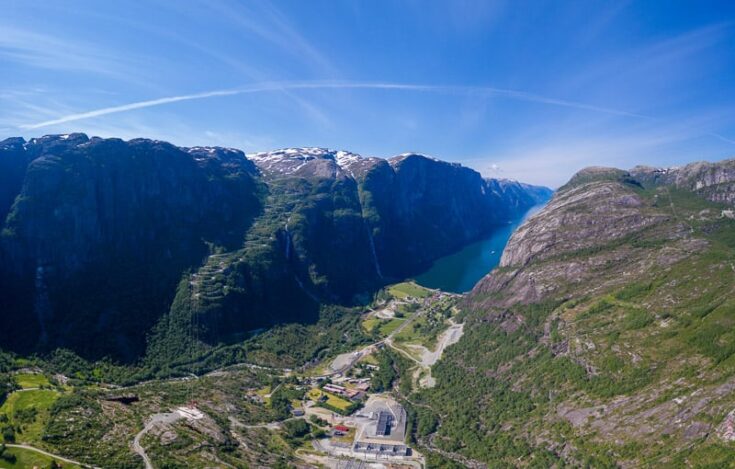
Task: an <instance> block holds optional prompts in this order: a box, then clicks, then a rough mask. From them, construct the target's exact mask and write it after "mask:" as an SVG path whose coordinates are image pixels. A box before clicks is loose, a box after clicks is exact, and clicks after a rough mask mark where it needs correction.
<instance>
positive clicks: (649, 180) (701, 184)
mask: <svg viewBox="0 0 735 469" xmlns="http://www.w3.org/2000/svg"><path fill="white" fill-rule="evenodd" d="M631 174H632V175H633V176H634V177H635V178H636V179H638V180H639V181H641V183H643V184H645V185H648V186H657V185H669V186H673V187H676V188H679V189H684V190H689V191H694V192H696V193H698V194H700V195H702V196H703V197H705V198H706V199H707V200H711V201H713V202H721V203H726V204H730V205H733V204H735V160H725V161H720V162H717V163H709V162H706V161H700V162H697V163H692V164H688V165H686V166H684V167H681V168H651V167H647V166H637V167H635V168H633V169H632V170H631Z"/></svg>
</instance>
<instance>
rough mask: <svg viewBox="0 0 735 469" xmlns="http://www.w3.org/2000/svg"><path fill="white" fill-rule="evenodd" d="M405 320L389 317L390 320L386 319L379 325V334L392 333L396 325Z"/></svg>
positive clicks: (386, 334)
mask: <svg viewBox="0 0 735 469" xmlns="http://www.w3.org/2000/svg"><path fill="white" fill-rule="evenodd" d="M405 321H406V320H405V319H399V318H396V319H391V320H390V321H386V322H384V323H383V324H381V325H380V329H378V331H380V335H384V336H388V335H390V334H392V333H393V331H395V330H396V329H398V327H399V326H400V325H401V324H403V323H404V322H405Z"/></svg>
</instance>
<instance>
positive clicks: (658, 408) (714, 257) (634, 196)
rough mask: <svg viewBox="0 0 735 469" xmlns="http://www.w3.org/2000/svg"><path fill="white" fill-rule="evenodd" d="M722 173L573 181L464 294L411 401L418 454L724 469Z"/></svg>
mask: <svg viewBox="0 0 735 469" xmlns="http://www.w3.org/2000/svg"><path fill="white" fill-rule="evenodd" d="M730 167H731V162H729V161H727V162H723V163H715V164H707V165H699V164H697V165H693V166H688V167H687V169H686V170H679V171H676V176H675V177H674V176H668V177H666V178H663V179H662V178H660V177H650V175H651V174H652V173H651V172H650V171H648V170H641V169H640V168H637V169H635V170H632V171H631V172H626V171H621V170H615V169H607V168H589V169H587V170H584V171H582V172H580V173H579V174H577V175H575V177H574V178H572V180H571V181H570V182H569V183H568V184H567V185H565V186H564V187H562V188H561V189H560V190H559V191H558V192H557V193H556V194H555V195H554V197H553V199H552V200H551V201H550V203H549V204H548V205H547V206H546V207H545V208H544V209H543V210H542V211H541V212H539V213H538V214H536V215H535V216H533V217H531V218H530V219H529V220H528V221H527V222H526V223H525V224H524V225H523V226H521V227H520V228H519V230H518V231H517V232H516V233H515V234H514V235H513V236H512V238H511V240H510V241H509V243H508V246H507V248H506V251H505V252H504V254H503V258H502V261H501V265H500V266H499V267H498V268H497V269H496V270H494V271H493V272H492V273H491V274H490V275H488V276H487V277H486V278H484V279H483V280H482V281H481V282H479V283H478V285H477V286H476V287H475V289H474V290H473V291H472V293H471V294H470V295H469V298H468V300H467V304H466V312H465V315H466V321H467V323H468V324H466V326H465V331H467V332H466V333H465V336H464V337H463V338H462V340H461V341H460V342H459V343H458V344H457V345H456V346H454V347H452V348H449V349H448V350H447V354H446V355H445V359H444V360H442V362H440V364H439V365H437V367H436V369H435V370H434V373H433V374H434V376H435V378H436V379H437V387H436V388H435V389H434V390H431V391H429V392H426V393H424V395H422V396H421V398H422V400H421V402H422V403H424V404H426V405H428V406H429V407H430V408H432V410H433V411H434V412H435V413H436V416H437V417H436V418H437V420H439V422H440V424H439V426H438V431H437V432H436V433H435V434H433V435H429V438H427V440H426V442H427V444H429V442H430V445H431V446H433V447H435V448H436V449H438V450H440V451H442V452H443V454H449V455H451V454H456V455H457V456H458V458H459V457H461V458H469V460H473V461H474V462H475V463H477V464H479V465H482V464H488V465H489V466H491V467H495V466H503V465H508V466H516V465H521V466H526V465H529V466H534V467H551V466H552V465H557V466H565V465H573V466H586V467H621V466H622V467H683V466H688V467H691V466H699V465H702V466H704V465H709V466H708V467H729V466H730V465H731V464H733V454H735V453H734V452H733V443H732V441H733V440H734V439H735V436H734V434H733V431H732V428H735V417H733V415H734V414H735V413H733V412H731V411H733V409H735V395H734V394H733V393H732V390H733V389H735V335H733V333H732V328H731V324H732V323H733V321H735V301H734V300H733V298H735V294H734V293H735V291H734V290H733V288H734V287H733V286H734V285H735V267H733V266H734V265H735V254H734V253H735V222H734V221H733V220H732V219H731V218H729V216H728V213H729V210H730V207H731V206H730V205H729V204H723V203H721V201H730V200H732V196H733V192H732V191H731V190H730V189H728V184H730V183H729V182H727V181H728V176H727V174H729V173H728V171H729V168H730ZM703 168H704V169H703ZM707 188H709V189H712V190H709V189H707ZM711 200H714V202H713V201H711ZM460 392H462V393H464V394H463V398H462V405H461V406H458V405H455V404H453V403H452V402H451V399H449V398H448V396H451V395H458V393H460ZM474 416H477V417H474ZM468 428H469V430H468ZM458 458H455V460H458Z"/></svg>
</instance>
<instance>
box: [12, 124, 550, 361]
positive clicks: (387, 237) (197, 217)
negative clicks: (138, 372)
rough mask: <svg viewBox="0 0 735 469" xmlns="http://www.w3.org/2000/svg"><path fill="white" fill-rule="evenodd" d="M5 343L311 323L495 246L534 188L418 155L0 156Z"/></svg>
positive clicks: (170, 340)
mask: <svg viewBox="0 0 735 469" xmlns="http://www.w3.org/2000/svg"><path fill="white" fill-rule="evenodd" d="M0 169H2V170H3V171H2V172H1V173H0V178H2V181H1V182H2V183H3V184H2V186H1V187H2V188H1V189H0V214H2V220H3V224H2V235H1V237H0V260H1V261H2V264H1V266H0V276H1V277H0V280H1V282H0V290H1V291H0V293H1V295H0V307H2V309H3V315H2V316H0V328H2V329H3V330H12V331H13V334H4V335H3V336H2V343H0V346H3V347H8V348H11V349H14V350H21V351H25V352H28V351H44V350H50V349H53V348H56V347H67V348H70V349H72V350H74V351H76V352H78V353H80V354H82V355H84V356H87V357H101V356H112V357H116V358H121V359H125V360H134V359H136V358H138V357H140V356H141V355H142V354H143V353H144V351H145V350H146V349H147V350H148V352H149V355H151V354H152V355H155V356H156V357H158V358H159V359H162V360H164V361H165V360H167V359H175V357H176V356H177V354H178V355H180V354H181V353H182V352H184V351H187V350H191V346H192V341H194V340H196V341H197V342H201V343H202V344H206V346H214V345H217V344H220V343H223V342H231V341H236V340H240V339H241V338H242V337H243V336H244V334H245V333H246V332H247V331H249V330H252V329H256V328H259V327H264V326H270V325H273V324H277V323H282V322H294V321H300V322H311V321H315V320H316V319H317V317H318V315H319V309H320V306H321V305H323V304H330V303H333V304H341V305H349V304H353V303H355V302H359V301H362V300H363V299H367V298H369V295H370V294H371V293H372V292H374V291H375V290H376V289H377V288H378V287H380V286H381V285H383V284H385V283H386V282H388V281H389V280H391V279H397V278H402V277H404V276H406V275H411V274H414V273H417V272H418V271H419V269H421V268H423V267H424V266H426V265H428V264H429V263H430V262H431V261H433V260H434V259H436V258H437V257H439V256H442V255H444V254H447V253H448V252H450V251H451V250H453V249H457V248H459V247H461V246H462V245H463V244H464V243H467V242H469V241H472V240H474V239H475V238H477V237H479V236H482V235H484V234H487V233H488V232H490V231H491V230H492V229H493V227H494V226H496V225H497V224H499V223H503V222H505V221H506V220H507V219H509V218H512V217H514V216H517V215H519V214H520V213H522V212H523V211H525V210H526V209H527V208H528V207H530V206H531V205H533V204H534V203H536V198H537V197H538V194H544V193H545V192H544V190H543V189H540V188H531V187H527V186H522V185H520V184H518V183H512V182H507V181H492V180H483V179H482V177H480V175H479V174H478V173H476V172H474V171H472V170H470V169H467V168H463V167H461V166H458V165H453V164H449V163H444V162H440V161H437V160H433V159H429V158H426V157H423V156H420V155H404V156H401V157H397V158H394V159H391V160H383V159H379V158H362V157H360V156H359V155H355V154H352V153H349V152H334V151H329V150H325V149H314V148H312V149H287V150H280V151H276V152H270V153H263V154H256V155H251V156H250V158H247V157H246V156H245V155H244V154H243V153H242V152H240V151H238V150H233V149H224V148H209V147H194V148H179V147H175V146H173V145H171V144H168V143H165V142H160V141H152V140H144V139H136V140H131V141H128V142H124V141H122V140H118V139H100V138H91V139H90V138H88V137H87V136H86V135H83V134H71V135H57V136H46V137H42V138H38V139H32V140H31V141H29V142H25V141H24V140H23V139H9V140H6V141H3V142H0Z"/></svg>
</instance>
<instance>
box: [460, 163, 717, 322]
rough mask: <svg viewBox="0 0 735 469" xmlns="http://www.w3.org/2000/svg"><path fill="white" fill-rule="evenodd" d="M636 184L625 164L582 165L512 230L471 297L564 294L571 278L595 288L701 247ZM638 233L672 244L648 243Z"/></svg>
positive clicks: (488, 300) (499, 300)
mask: <svg viewBox="0 0 735 469" xmlns="http://www.w3.org/2000/svg"><path fill="white" fill-rule="evenodd" d="M640 188H641V186H640V184H639V183H638V182H637V181H636V180H634V179H633V178H632V176H631V174H630V173H628V172H625V171H621V170H613V169H609V168H589V169H586V170H583V171H580V173H578V174H577V175H575V176H574V177H573V178H572V179H571V180H570V182H569V183H568V184H566V185H565V186H564V187H562V188H561V189H560V190H559V191H558V192H557V193H556V194H555V195H554V197H553V198H552V200H551V201H550V202H549V203H548V204H547V205H546V206H545V207H544V208H543V210H541V211H540V212H539V213H537V214H535V215H534V216H532V217H531V218H529V219H528V220H527V221H526V222H525V223H524V224H523V225H521V226H520V227H519V228H518V230H517V231H516V232H515V233H514V234H513V235H512V236H511V238H510V240H509V241H508V244H507V246H506V248H505V251H504V252H503V256H502V258H501V261H500V268H499V269H496V270H495V271H493V272H491V273H490V274H489V275H488V276H486V277H485V278H484V279H482V280H481V281H480V282H479V283H478V284H477V285H476V286H475V289H474V290H473V292H472V294H471V295H470V298H474V300H471V301H475V302H477V303H478V304H479V305H480V306H478V307H479V308H480V309H482V308H486V309H490V308H493V307H501V308H502V307H508V306H510V305H513V304H517V303H522V304H527V303H536V302H539V301H542V300H544V299H548V298H559V297H563V296H564V295H565V292H569V291H573V290H574V288H575V285H587V289H588V293H593V292H594V291H597V290H600V291H601V290H604V289H606V288H609V287H610V286H611V285H615V284H622V283H624V282H625V281H626V279H629V278H630V277H631V276H634V275H637V274H639V273H640V272H644V271H645V270H647V269H651V268H660V267H661V266H664V265H669V264H671V263H673V262H675V261H677V260H680V259H681V258H682V256H687V255H689V254H691V253H693V252H697V251H699V250H701V249H702V247H703V245H705V244H706V243H705V242H704V241H702V240H691V239H689V238H688V235H689V228H688V226H687V225H686V224H685V223H684V222H682V221H678V220H675V219H673V216H672V214H671V213H667V211H665V210H661V209H660V208H659V207H656V206H652V205H651V203H650V202H649V201H645V200H643V199H642V197H641V195H640V194H639V193H638V191H639V190H640ZM639 239H641V240H642V239H649V240H656V241H651V242H653V243H663V242H664V241H665V242H666V243H669V248H668V249H656V250H653V249H648V248H647V246H646V245H643V244H641V245H640V246H638V245H637V244H636V240H639ZM601 271H606V272H605V275H604V276H601V275H600V272H601ZM594 279H597V280H596V282H595V280H594Z"/></svg>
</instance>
